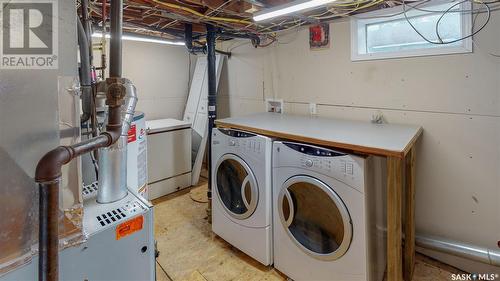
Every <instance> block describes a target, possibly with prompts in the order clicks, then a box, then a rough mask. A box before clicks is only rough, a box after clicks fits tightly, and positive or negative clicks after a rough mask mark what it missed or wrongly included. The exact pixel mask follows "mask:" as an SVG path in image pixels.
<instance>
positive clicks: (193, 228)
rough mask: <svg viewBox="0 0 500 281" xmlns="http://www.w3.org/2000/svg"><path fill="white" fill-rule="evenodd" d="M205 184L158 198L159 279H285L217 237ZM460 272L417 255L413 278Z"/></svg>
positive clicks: (432, 280)
mask: <svg viewBox="0 0 500 281" xmlns="http://www.w3.org/2000/svg"><path fill="white" fill-rule="evenodd" d="M205 194H206V183H202V184H200V185H199V186H197V187H193V188H191V189H187V190H183V191H180V192H177V193H175V194H172V195H169V196H165V197H162V198H160V199H157V200H155V201H154V202H153V203H154V204H155V233H156V240H157V242H158V250H159V251H160V256H159V257H158V260H157V270H156V271H157V280H158V281H229V280H242V281H243V280H245V281H247V280H248V281H250V280H254V281H258V280H269V281H271V280H286V277H285V276H284V275H282V274H281V273H279V272H278V271H276V270H275V269H272V268H270V267H265V266H262V265H260V264H259V263H258V262H255V261H254V260H252V259H251V258H250V257H248V256H246V255H245V254H243V253H242V252H240V251H239V250H237V249H236V248H234V247H232V246H231V245H229V244H228V243H226V242H225V241H224V240H222V239H221V238H219V237H217V236H216V235H214V234H213V233H212V231H211V225H210V224H209V223H208V221H207V213H206V207H207V203H206V196H205ZM452 272H453V273H459V271H458V270H456V269H454V268H452V267H448V266H446V265H443V264H440V263H438V262H436V261H433V260H431V259H428V258H426V257H424V256H421V255H419V256H417V262H416V269H415V276H414V278H413V280H414V281H445V280H450V275H451V273H452Z"/></svg>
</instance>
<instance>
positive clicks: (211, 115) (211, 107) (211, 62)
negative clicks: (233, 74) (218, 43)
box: [207, 24, 217, 221]
mask: <svg viewBox="0 0 500 281" xmlns="http://www.w3.org/2000/svg"><path fill="white" fill-rule="evenodd" d="M215 36H216V32H215V27H214V26H213V25H211V24H207V62H208V71H207V72H208V160H207V163H208V191H207V196H208V214H209V217H208V219H209V220H210V221H211V216H212V169H213V167H212V129H213V127H214V121H215V118H217V74H216V69H215V61H216V57H215Z"/></svg>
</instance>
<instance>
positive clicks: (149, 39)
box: [92, 32, 185, 46]
mask: <svg viewBox="0 0 500 281" xmlns="http://www.w3.org/2000/svg"><path fill="white" fill-rule="evenodd" d="M92 37H98V38H100V37H102V33H100V32H94V33H92ZM106 38H108V39H109V38H111V36H110V35H109V34H106ZM122 40H128V41H138V42H149V43H157V44H166V45H178V46H184V45H185V44H184V42H182V41H171V40H166V39H159V38H152V37H140V36H134V35H127V34H123V35H122Z"/></svg>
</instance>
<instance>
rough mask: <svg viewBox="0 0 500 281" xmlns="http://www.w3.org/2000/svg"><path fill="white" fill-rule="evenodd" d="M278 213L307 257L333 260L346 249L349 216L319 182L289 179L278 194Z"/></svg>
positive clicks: (328, 190)
mask: <svg viewBox="0 0 500 281" xmlns="http://www.w3.org/2000/svg"><path fill="white" fill-rule="evenodd" d="M278 209H279V215H280V218H281V222H282V224H283V226H284V227H285V229H286V232H287V233H288V235H289V237H290V239H292V240H293V241H294V242H295V244H296V245H297V246H298V247H299V248H301V249H302V250H303V251H305V252H306V253H307V254H309V255H311V256H313V257H315V258H317V259H322V260H335V259H338V258H340V257H342V256H343V255H344V254H345V253H346V252H347V250H348V249H349V245H350V243H351V238H352V225H351V219H350V216H349V212H348V211H347V208H346V206H345V205H344V203H343V202H342V200H341V199H340V197H339V196H338V195H337V193H335V191H333V189H332V188H330V187H329V186H327V185H326V184H324V183H323V182H321V181H319V180H317V179H315V178H312V177H308V176H296V177H292V178H290V179H289V180H287V181H286V182H285V184H284V186H283V188H282V190H281V192H280V194H279V197H278Z"/></svg>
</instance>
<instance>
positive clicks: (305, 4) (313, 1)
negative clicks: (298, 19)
mask: <svg viewBox="0 0 500 281" xmlns="http://www.w3.org/2000/svg"><path fill="white" fill-rule="evenodd" d="M335 1H336V0H308V1H301V0H299V1H293V2H290V3H287V4H284V5H280V6H276V7H273V8H270V9H266V10H263V11H261V12H259V13H256V14H255V15H254V17H253V20H254V21H263V20H268V19H271V18H276V17H280V16H283V15H287V14H291V13H295V12H299V11H304V12H305V11H307V10H311V9H313V8H316V7H319V6H323V5H326V4H328V3H331V2H335Z"/></svg>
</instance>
